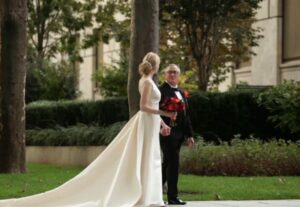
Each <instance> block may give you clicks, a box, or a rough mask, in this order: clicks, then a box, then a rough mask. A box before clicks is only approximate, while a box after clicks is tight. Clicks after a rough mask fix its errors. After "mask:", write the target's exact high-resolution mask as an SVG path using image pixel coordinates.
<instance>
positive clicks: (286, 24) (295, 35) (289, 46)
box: [283, 0, 300, 61]
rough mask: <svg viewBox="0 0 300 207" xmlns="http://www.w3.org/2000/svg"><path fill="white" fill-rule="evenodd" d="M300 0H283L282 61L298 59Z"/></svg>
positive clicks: (299, 52) (299, 47) (299, 53)
mask: <svg viewBox="0 0 300 207" xmlns="http://www.w3.org/2000/svg"><path fill="white" fill-rule="evenodd" d="M299 9H300V1H299V0H284V1H283V61H289V60H296V59H300V21H299V19H300V12H299Z"/></svg>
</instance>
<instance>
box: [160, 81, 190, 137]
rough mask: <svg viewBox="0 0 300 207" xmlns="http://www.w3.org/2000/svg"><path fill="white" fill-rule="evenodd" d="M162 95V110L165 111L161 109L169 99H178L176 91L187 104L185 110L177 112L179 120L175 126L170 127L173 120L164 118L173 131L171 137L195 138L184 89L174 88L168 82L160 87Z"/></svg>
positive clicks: (177, 119)
mask: <svg viewBox="0 0 300 207" xmlns="http://www.w3.org/2000/svg"><path fill="white" fill-rule="evenodd" d="M159 90H160V93H161V99H160V103H159V105H160V110H163V109H162V108H161V103H162V102H163V101H164V100H165V99H166V98H169V97H176V94H175V91H179V92H180V94H181V96H182V98H183V101H184V103H185V106H186V107H185V110H184V111H180V112H177V118H176V121H175V122H176V124H175V126H170V121H171V119H170V118H169V117H165V116H162V119H163V121H164V122H165V123H166V124H167V125H168V126H170V127H171V128H172V129H171V134H170V137H173V138H175V139H184V138H189V137H192V136H193V128H192V124H191V120H190V115H189V111H190V109H189V105H188V100H187V98H186V97H185V96H184V94H183V91H182V89H180V88H172V87H171V86H170V85H169V84H168V83H167V82H164V83H163V84H162V85H161V86H160V87H159Z"/></svg>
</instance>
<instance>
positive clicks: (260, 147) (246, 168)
mask: <svg viewBox="0 0 300 207" xmlns="http://www.w3.org/2000/svg"><path fill="white" fill-rule="evenodd" d="M180 170H181V172H183V173H189V174H195V175H230V176H249V175H251V176H256V175H260V176H261V175H267V176H275V175H296V176H299V175H300V148H299V146H297V145H296V144H295V143H293V142H290V141H289V142H286V141H284V140H279V141H277V140H271V141H269V142H263V141H261V140H258V139H247V140H240V139H237V138H235V139H233V140H232V141H231V142H230V143H228V142H222V143H221V144H220V145H214V144H211V143H205V142H203V141H200V142H198V143H197V145H196V147H195V148H194V149H191V150H183V151H182V157H181V165H180Z"/></svg>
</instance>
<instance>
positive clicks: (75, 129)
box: [26, 122, 125, 146]
mask: <svg viewBox="0 0 300 207" xmlns="http://www.w3.org/2000/svg"><path fill="white" fill-rule="evenodd" d="M124 125H125V122H117V123H114V124H112V125H110V126H107V127H100V126H86V125H83V124H81V125H76V126H72V127H68V128H63V127H56V128H53V129H30V130H26V145H27V146H98V145H108V144H109V143H110V142H111V141H112V140H113V139H114V138H115V137H116V135H117V134H118V133H119V131H120V130H121V128H122V127H123V126H124Z"/></svg>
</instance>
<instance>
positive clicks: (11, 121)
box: [0, 0, 27, 173]
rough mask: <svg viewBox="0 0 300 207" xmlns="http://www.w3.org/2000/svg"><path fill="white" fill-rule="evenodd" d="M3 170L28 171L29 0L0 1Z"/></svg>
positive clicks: (0, 162)
mask: <svg viewBox="0 0 300 207" xmlns="http://www.w3.org/2000/svg"><path fill="white" fill-rule="evenodd" d="M0 10H1V11H0V15H1V17H0V19H1V22H0V32H1V33H0V39H1V41H0V42H1V50H0V172H1V173H17V172H25V170H26V166H25V76H26V44H27V40H26V15H27V1H26V0H1V3H0Z"/></svg>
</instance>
